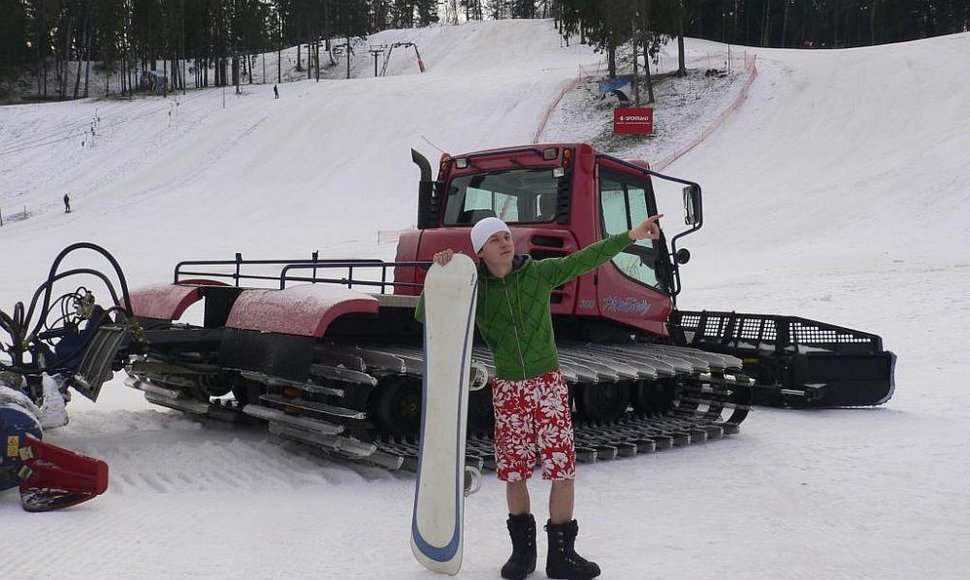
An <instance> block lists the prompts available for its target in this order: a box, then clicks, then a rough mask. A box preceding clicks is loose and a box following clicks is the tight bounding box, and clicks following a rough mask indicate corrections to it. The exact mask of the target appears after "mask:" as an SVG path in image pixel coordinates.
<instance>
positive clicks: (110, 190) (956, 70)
mask: <svg viewBox="0 0 970 580" xmlns="http://www.w3.org/2000/svg"><path fill="white" fill-rule="evenodd" d="M415 35H419V36H420V38H421V40H420V41H419V42H420V46H421V55H422V57H423V59H424V63H425V65H426V66H427V69H428V72H426V73H424V74H418V73H416V72H415V71H414V70H412V67H413V66H414V63H413V62H406V61H401V62H400V63H396V64H394V66H392V67H389V71H390V73H391V74H393V75H394V76H388V77H386V78H381V79H373V78H367V77H366V75H365V72H366V71H367V70H368V67H372V66H373V61H372V60H370V59H364V60H362V61H361V62H359V63H358V64H357V65H356V66H357V68H356V70H357V71H358V77H359V78H355V79H352V80H350V81H339V80H322V81H321V82H319V83H317V82H313V81H304V82H294V83H284V84H282V85H281V86H280V93H281V98H280V99H279V100H274V99H273V98H272V87H271V85H264V86H260V85H252V86H248V85H247V86H244V87H243V93H242V94H241V95H238V96H237V95H235V94H233V93H232V91H231V90H230V91H227V93H226V94H225V108H223V98H224V96H223V92H222V90H221V89H220V90H208V91H201V92H195V93H189V94H188V95H186V96H180V97H178V98H177V99H176V98H174V97H169V98H168V99H162V98H150V99H136V100H134V101H132V102H118V101H82V102H73V103H63V104H47V105H20V106H13V107H3V108H0V212H2V215H3V220H4V223H3V226H2V227H0V255H2V256H3V266H2V272H3V275H2V276H0V307H2V308H3V309H4V310H8V311H9V310H10V309H11V307H12V306H13V304H14V302H16V301H17V300H26V299H28V298H29V296H30V294H31V293H32V292H33V291H34V289H35V288H36V287H37V285H38V284H39V283H40V282H41V281H42V280H43V279H44V277H45V276H46V272H47V269H48V268H49V267H50V262H51V260H52V259H53V258H54V256H55V255H56V254H57V252H58V251H59V250H60V249H61V248H63V247H64V246H66V245H67V244H69V243H71V242H75V241H79V240H88V241H93V242H97V243H99V244H102V245H104V246H105V247H107V248H108V249H109V250H111V251H112V252H113V253H114V254H115V256H116V257H118V259H119V260H120V262H121V264H122V266H123V267H124V269H125V271H126V273H127V275H128V279H129V283H130V284H131V285H132V286H142V285H148V284H152V283H157V282H163V281H165V280H167V279H169V277H170V276H171V270H172V267H173V266H174V264H175V262H177V261H178V260H183V259H198V258H212V259H215V258H231V257H232V254H233V253H234V252H236V251H241V252H243V253H244V255H246V256H247V257H252V258H267V257H289V256H308V255H309V254H310V252H312V251H314V250H320V251H321V253H322V254H323V255H325V256H326V257H334V258H338V257H382V258H391V257H393V254H394V244H393V240H392V241H390V242H388V241H387V240H388V238H389V237H392V236H387V235H384V236H382V234H381V232H395V231H399V230H401V229H405V228H408V227H410V226H411V225H413V223H414V214H415V208H416V201H415V197H416V196H415V191H416V186H415V183H416V179H417V171H416V169H415V168H414V166H413V165H412V164H411V162H410V155H409V151H408V149H409V148H410V147H415V148H417V149H418V150H420V151H422V152H423V153H425V154H426V155H427V156H428V157H429V159H431V160H432V162H434V161H435V160H436V158H437V151H436V150H435V149H434V148H433V147H432V146H431V145H429V143H428V142H429V141H430V142H432V143H434V144H435V145H437V146H439V147H441V148H443V149H446V150H448V151H451V152H462V151H470V150H475V149H481V148H485V147H494V146H503V145H512V144H521V143H528V142H530V141H531V140H532V138H533V136H534V135H535V132H536V129H537V127H538V125H539V123H540V121H541V119H542V117H543V116H544V115H545V113H546V110H547V108H548V107H549V105H550V104H551V103H552V102H553V101H554V100H555V99H556V97H557V96H558V95H559V92H560V89H561V88H562V87H563V86H565V85H567V84H568V83H570V82H573V81H574V80H575V79H577V78H578V76H579V75H581V74H584V72H585V73H590V72H591V71H592V72H594V73H595V71H596V70H598V69H599V68H600V67H601V65H602V55H599V54H595V53H593V52H592V51H591V50H590V49H588V48H587V47H579V46H576V45H575V44H574V45H573V46H570V47H568V48H566V47H562V46H561V43H560V39H559V37H558V36H557V34H556V33H555V31H554V29H553V27H552V24H551V23H550V22H548V21H535V22H526V21H516V22H487V23H473V24H465V25H462V26H460V27H436V28H432V29H428V30H424V31H388V32H384V33H382V34H381V35H379V36H380V37H381V38H382V40H381V42H387V41H390V40H393V39H395V38H399V39H402V40H407V39H410V38H413V37H414V36H415ZM688 48H689V50H690V51H691V59H692V62H697V63H699V64H698V66H703V67H704V68H707V67H706V66H705V65H704V64H703V60H704V58H705V55H708V54H711V53H712V52H717V51H725V50H726V48H725V47H723V46H721V45H716V44H714V43H709V42H702V41H691V40H688ZM733 50H746V51H747V52H749V53H751V54H757V68H758V76H757V78H756V79H755V81H754V83H753V84H752V86H751V88H750V92H749V94H748V97H747V99H746V100H745V101H744V103H743V104H742V106H741V108H740V109H739V110H738V111H737V112H736V113H735V114H734V115H733V116H731V117H730V118H728V120H727V121H726V122H724V123H723V125H722V126H721V127H720V128H718V130H717V131H715V132H714V133H713V134H712V135H711V136H710V137H709V138H708V139H707V140H706V141H705V142H703V143H701V144H700V145H699V146H697V147H695V148H694V149H693V150H691V151H690V152H689V153H688V154H686V155H685V156H683V157H681V158H680V159H678V160H677V161H675V162H674V163H672V164H671V165H670V166H668V167H667V168H665V172H667V173H670V174H673V175H678V176H682V177H686V178H689V179H692V180H695V181H698V182H699V183H701V184H702V185H703V187H704V194H705V197H704V201H705V216H706V221H705V225H704V228H703V229H702V230H701V232H700V233H698V234H696V235H694V236H692V237H688V238H686V240H685V241H684V245H686V246H688V247H689V248H690V249H691V251H692V253H693V256H694V258H693V260H692V261H691V263H690V264H688V265H687V266H685V268H684V285H685V288H686V289H685V291H684V293H683V295H682V296H681V298H680V304H681V305H682V306H683V307H686V308H709V309H735V310H738V311H749V312H769V313H778V314H793V315H800V316H805V317H808V318H816V319H819V320H824V321H828V322H832V323H835V324H839V325H842V326H848V327H851V328H858V329H861V330H866V331H869V332H873V333H876V334H879V335H881V336H882V337H883V339H884V342H885V345H886V347H887V348H889V349H891V350H893V351H894V352H896V354H897V355H898V356H899V361H898V365H897V368H896V383H897V387H896V395H895V397H894V398H893V400H892V401H890V403H889V404H887V405H885V406H883V407H880V408H874V409H858V410H830V411H812V412H800V411H784V410H772V409H758V410H756V411H755V412H754V413H752V415H751V416H750V417H749V418H748V420H747V421H746V422H745V423H744V424H743V425H742V432H741V434H740V435H739V436H736V437H731V438H729V439H727V440H724V441H719V442H712V443H710V444H705V445H696V446H692V447H690V448H687V449H681V450H678V451H675V452H671V453H658V454H654V455H652V456H640V457H636V458H632V459H623V460H618V461H614V462H600V463H596V464H592V465H583V466H581V467H580V474H579V481H578V492H577V493H578V497H577V509H576V515H577V518H578V519H579V522H580V528H581V531H580V538H579V542H578V546H579V548H580V550H581V552H582V553H583V554H584V555H587V556H588V557H590V558H591V559H594V560H596V561H598V562H599V564H600V565H601V567H602V568H603V570H604V573H603V576H602V577H603V578H604V579H607V578H617V579H620V578H622V579H628V578H637V579H639V578H665V579H669V578H690V579H721V578H737V579H765V580H769V579H770V580H779V579H802V578H806V579H812V580H816V579H819V578H824V579H837V578H845V579H853V580H856V579H861V578H870V579H873V580H876V579H879V580H884V579H899V580H903V579H911V578H933V579H953V580H957V579H962V578H965V577H966V575H967V571H968V570H970V555H968V552H967V550H966V547H967V546H968V545H970V523H968V522H970V493H968V492H967V481H968V480H970V462H968V461H967V458H966V452H965V442H966V441H968V440H970V410H968V408H970V395H968V391H967V389H966V388H965V381H966V378H965V377H966V369H967V364H966V362H965V356H964V350H965V349H964V348H962V342H963V337H964V336H965V335H966V328H967V326H968V323H970V316H968V312H970V298H968V296H970V293H968V292H967V288H968V287H970V251H968V242H970V235H968V234H970V217H968V215H970V207H968V206H970V187H968V185H967V183H968V182H970V164H968V163H967V154H966V151H968V150H970V99H968V98H967V95H968V94H970V34H961V35H954V36H948V37H942V38H935V39H929V40H924V41H919V42H912V43H904V44H896V45H888V46H880V47H874V48H862V49H852V50H832V51H820V50H817V51H792V50H762V49H750V48H748V49H738V48H737V47H733ZM674 58H675V53H674V52H673V49H672V47H671V48H670V49H668V54H667V55H666V56H665V62H666V63H667V64H668V68H669V63H670V62H673V61H674V60H673V59H674ZM730 86H731V87H737V86H738V84H737V83H730ZM723 96H724V95H720V96H712V97H711V98H710V99H705V102H709V103H720V102H729V101H730V99H731V98H733V97H729V98H727V99H726V100H725V99H722V97H723ZM570 99H574V100H570ZM564 102H565V103H567V104H568V107H566V106H564V109H563V110H566V109H568V108H569V107H572V108H574V109H575V108H576V107H578V106H579V105H577V103H576V101H575V96H570V95H567V97H566V98H565V99H564ZM719 106H720V105H716V104H715V105H711V106H710V107H709V108H708V109H705V110H704V111H702V112H700V113H698V114H697V115H696V117H695V123H694V124H691V126H689V127H688V126H686V125H684V131H683V133H682V134H681V135H680V137H678V136H677V135H673V136H671V139H674V141H676V140H677V139H679V138H681V137H685V136H686V135H687V134H691V135H693V134H697V132H698V131H699V130H701V129H702V127H700V126H699V125H704V124H705V123H707V122H710V120H711V119H713V118H714V117H716V116H717V114H718V113H719V111H718V107H719ZM561 112H562V111H560V112H559V113H557V114H561ZM658 114H659V111H658ZM670 114H671V115H676V113H673V112H671V113H670ZM582 118H584V119H586V117H582ZM590 118H591V119H592V120H589V119H587V120H586V121H583V122H581V123H579V124H578V125H577V126H576V127H575V128H574V129H573V131H574V132H573V133H572V135H573V137H570V127H569V125H568V124H567V123H565V122H564V121H563V120H562V119H558V120H557V121H555V123H554V125H552V129H550V130H552V131H555V133H554V134H555V136H556V139H567V138H588V136H589V135H590V134H595V130H594V129H595V127H594V128H591V127H590V123H599V122H600V121H599V120H597V119H596V118H593V117H590ZM657 122H658V123H661V122H663V117H659V118H658V121H657ZM91 123H96V124H97V130H96V133H97V135H96V136H95V137H94V140H93V142H92V141H91V140H89V139H86V138H85V137H83V136H82V135H83V134H85V132H86V131H89V128H90V125H91ZM698 124H699V125H698ZM425 138H426V139H427V140H425ZM82 139H84V140H85V144H84V146H83V147H82V146H81V141H82ZM687 140H689V139H687ZM681 145H682V143H680V142H668V143H665V144H663V148H662V149H658V150H657V153H655V154H659V153H663V152H666V151H673V150H676V149H678V148H679V147H680V146H681ZM65 192H69V193H70V194H71V196H72V200H73V201H72V205H73V206H74V208H75V212H74V213H71V214H69V215H65V214H64V213H63V212H62V206H61V201H60V198H61V197H62V196H63V194H64V193H65ZM660 195H662V196H664V199H665V206H666V207H665V208H664V211H665V212H666V213H667V215H668V218H667V219H666V220H665V222H666V228H667V230H668V232H670V231H676V229H677V227H678V224H679V218H678V216H679V215H680V209H679V207H678V205H679V194H678V193H677V192H676V191H672V190H671V191H661V193H660ZM24 207H26V208H27V212H28V216H29V217H28V218H27V219H16V218H17V214H21V213H22V208H24ZM95 264H96V265H98V266H104V264H102V263H101V262H95ZM67 409H68V411H69V413H70V415H71V422H70V424H69V425H68V426H66V427H63V428H61V429H57V430H53V431H51V432H49V434H48V438H49V439H50V440H51V441H52V442H54V443H57V444H60V445H63V446H66V447H68V448H71V449H75V450H78V451H81V452H84V453H88V454H91V455H94V456H97V457H101V458H104V459H105V460H107V461H108V463H109V464H110V466H111V481H110V487H109V490H108V492H107V493H106V494H105V495H104V496H103V497H100V498H98V499H96V500H94V501H91V502H89V503H86V504H83V505H81V506H78V507H76V508H72V509H68V510H64V511H61V512H54V513H49V514H28V513H26V512H23V511H22V510H21V508H20V505H19V498H18V497H17V494H16V493H15V492H12V491H11V492H6V493H4V494H2V495H0V522H2V524H0V526H2V528H0V529H2V530H3V531H4V532H5V533H6V535H7V541H6V542H5V543H3V544H2V546H0V562H3V570H4V574H5V577H9V578H21V579H34V578H37V579H40V578H43V579H75V578H99V579H100V580H115V579H117V580H121V579H128V578H140V579H151V580H153V579H158V580H162V579H164V580H170V579H172V578H182V579H195V578H198V579H206V580H211V579H212V578H232V579H236V580H238V579H264V578H372V577H373V578H404V579H421V578H432V577H433V575H432V574H431V573H430V572H427V571H425V570H424V569H423V568H421V567H420V566H419V565H418V564H417V563H416V562H415V561H414V559H413V557H412V555H411V553H410V549H409V546H408V530H409V526H410V510H411V502H412V497H413V491H414V478H413V476H411V475H409V474H406V473H390V472H387V471H383V470H381V469H377V468H370V467H364V466H353V465H347V464H341V463H333V462H331V461H328V460H326V459H321V458H319V457H317V456H316V455H314V454H312V453H310V452H308V451H306V450H305V449H302V448H298V447H295V446H292V445H288V444H282V443H280V442H279V441H277V440H276V439H274V438H272V437H271V436H270V435H268V434H267V433H266V432H265V431H264V430H260V429H241V428H234V427H229V426H226V425H220V424H214V423H200V422H197V421H195V420H192V419H188V418H185V417H183V416H181V415H180V414H177V413H174V412H170V411H167V410H163V409H160V408H158V407H154V406H152V405H150V404H148V403H146V402H145V401H144V400H143V399H142V397H141V394H140V392H138V391H134V390H132V389H129V388H127V387H125V386H124V385H123V382H122V380H121V379H120V378H116V379H115V380H114V381H112V382H110V383H109V384H107V385H105V387H104V389H103V390H102V396H101V399H100V400H99V401H98V403H97V404H92V403H90V402H88V401H86V400H83V398H82V397H80V396H75V397H74V400H73V401H71V402H70V403H69V404H68V406H67ZM532 487H533V494H534V495H533V508H534V511H535V512H536V514H537V518H538V519H542V520H544V519H545V517H546V514H547V511H546V494H547V491H548V485H546V484H545V483H543V482H538V481H537V482H535V484H534V485H533V486H532ZM504 519H505V496H504V489H503V487H502V486H501V485H500V484H499V483H498V482H497V481H495V480H494V479H491V478H490V479H489V480H488V481H487V482H486V484H485V485H484V487H483V489H482V491H481V492H479V493H478V494H477V495H475V496H473V497H472V498H470V499H469V501H468V502H467V503H466V538H465V546H466V548H465V564H464V567H463V569H462V572H461V575H462V577H464V578H469V579H486V578H488V579H491V578H497V577H498V569H499V567H500V566H501V564H502V562H504V560H505V558H506V557H507V555H508V539H507V536H506V532H505V527H504ZM545 545H546V543H545V539H544V538H542V537H540V540H539V549H540V555H542V554H544V550H545ZM540 559H541V556H540ZM533 577H538V578H542V577H543V572H542V565H541V563H540V567H539V570H537V572H536V574H535V575H534V576H533Z"/></svg>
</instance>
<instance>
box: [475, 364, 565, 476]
mask: <svg viewBox="0 0 970 580" xmlns="http://www.w3.org/2000/svg"><path fill="white" fill-rule="evenodd" d="M492 406H493V407H494V409H495V466H496V471H498V478H499V479H500V480H501V481H509V482H511V481H522V480H525V479H529V478H530V477H532V471H533V469H534V468H535V464H536V461H537V460H541V463H542V478H543V479H551V480H563V479H573V478H574V477H576V450H575V448H574V446H573V420H572V416H571V415H570V413H569V388H568V387H567V386H566V380H565V379H563V376H562V372H561V371H559V370H558V369H557V370H554V371H549V372H548V373H545V374H543V375H539V376H538V377H534V378H531V379H526V380H523V381H506V380H502V379H494V380H493V381H492Z"/></svg>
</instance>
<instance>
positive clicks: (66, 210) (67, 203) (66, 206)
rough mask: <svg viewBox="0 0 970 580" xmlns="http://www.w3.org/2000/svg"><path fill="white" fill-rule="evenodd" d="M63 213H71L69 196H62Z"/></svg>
mask: <svg viewBox="0 0 970 580" xmlns="http://www.w3.org/2000/svg"><path fill="white" fill-rule="evenodd" d="M64 213H71V196H70V195H68V194H66V193H65V194H64Z"/></svg>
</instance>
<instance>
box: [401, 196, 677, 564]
mask: <svg viewBox="0 0 970 580" xmlns="http://www.w3.org/2000/svg"><path fill="white" fill-rule="evenodd" d="M661 217H662V216H660V215H656V216H653V217H650V218H648V219H647V220H645V221H644V222H643V223H641V224H640V225H639V226H637V227H636V228H634V229H632V230H630V231H629V232H626V233H622V234H617V235H615V236H612V237H609V238H607V239H605V240H601V241H599V242H597V243H595V244H592V245H590V246H589V247H587V248H584V249H582V250H580V251H578V252H575V253H573V254H571V255H569V256H565V257H562V258H549V259H545V260H533V259H532V258H531V257H529V256H516V255H515V245H514V243H513V241H512V234H511V232H510V231H509V228H508V226H507V225H506V224H505V222H503V221H502V220H500V219H498V218H494V217H489V218H485V219H483V220H481V221H480V222H478V223H477V224H475V227H473V228H472V231H471V239H472V247H473V248H474V250H475V253H476V254H477V255H478V257H479V258H480V264H479V285H478V310H477V313H476V316H475V324H476V327H477V328H478V331H479V333H480V334H481V335H482V338H484V339H485V343H486V344H487V345H488V347H489V349H490V350H491V351H492V354H493V357H494V359H495V371H496V375H497V376H496V378H495V380H494V381H493V382H492V402H493V407H494V412H495V464H496V469H497V471H498V478H499V480H501V481H505V482H506V501H507V503H508V508H509V519H508V522H507V526H508V529H509V535H510V536H511V538H512V556H511V557H510V558H509V560H508V561H507V562H506V563H505V565H504V566H503V567H502V577H503V578H510V579H517V580H522V579H524V578H525V577H526V576H528V575H529V574H530V573H532V572H533V571H534V570H535V566H536V524H535V518H534V517H533V516H532V507H531V503H530V498H529V489H528V487H527V481H528V480H529V478H530V477H531V476H532V470H533V467H534V466H535V464H536V460H537V459H539V460H541V465H542V477H543V478H544V479H549V480H552V490H551V492H550V494H549V521H548V522H547V524H546V526H545V529H546V532H547V533H548V536H549V552H548V556H547V558H546V575H547V576H548V577H549V578H564V579H569V580H589V579H591V578H595V577H596V576H598V575H599V573H600V569H599V566H597V565H596V564H595V563H593V562H589V561H587V560H586V559H584V558H583V557H582V556H580V555H579V554H577V553H576V551H575V548H574V545H575V541H576V535H577V533H578V531H579V526H578V524H577V523H576V520H574V519H573V498H574V489H575V487H574V480H575V477H576V451H575V449H574V446H573V426H572V417H571V415H570V409H569V393H568V387H567V386H566V382H565V380H564V379H563V376H562V372H560V370H559V359H558V354H557V352H556V343H555V338H554V336H553V329H552V315H551V313H550V309H549V298H550V295H551V293H552V291H553V289H555V288H556V287H557V286H560V285H562V284H564V283H566V282H567V281H569V280H571V279H573V278H576V277H577V276H581V275H583V274H585V273H587V272H591V271H593V270H595V269H596V268H597V267H599V266H600V265H602V264H604V263H606V262H608V261H609V260H610V259H611V258H612V257H613V256H615V255H616V254H618V253H619V252H620V251H621V250H623V248H625V247H626V246H628V245H629V244H631V243H633V242H634V241H636V240H642V239H651V240H656V239H658V238H659V237H660V226H659V223H658V221H659V220H660V218H661ZM453 255H454V251H453V250H444V251H442V252H438V253H437V254H435V256H434V261H435V262H437V263H438V264H440V265H445V264H447V263H448V262H449V261H450V260H451V257H452V256H453ZM422 307H423V304H420V305H419V307H418V311H417V312H416V317H417V318H418V319H419V320H423V308H422Z"/></svg>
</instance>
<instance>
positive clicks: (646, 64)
mask: <svg viewBox="0 0 970 580" xmlns="http://www.w3.org/2000/svg"><path fill="white" fill-rule="evenodd" d="M644 54H645V55H646V56H645V58H644V59H643V63H644V69H645V71H644V72H645V73H646V74H645V75H644V76H646V78H647V104H648V105H649V104H650V103H652V102H654V97H653V75H651V74H650V55H649V54H646V51H644Z"/></svg>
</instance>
